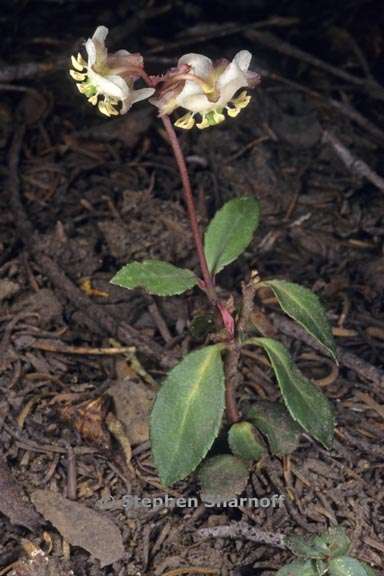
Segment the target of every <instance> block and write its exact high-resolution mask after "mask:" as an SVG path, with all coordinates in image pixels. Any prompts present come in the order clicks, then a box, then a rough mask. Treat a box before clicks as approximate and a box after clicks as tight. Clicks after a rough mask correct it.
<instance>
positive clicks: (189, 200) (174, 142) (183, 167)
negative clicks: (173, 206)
mask: <svg viewBox="0 0 384 576" xmlns="http://www.w3.org/2000/svg"><path fill="white" fill-rule="evenodd" d="M161 120H162V122H163V125H164V128H165V130H166V132H167V135H168V138H169V143H170V145H171V148H172V151H173V154H174V156H175V160H176V164H177V167H178V169H179V174H180V178H181V182H182V185H183V192H184V199H185V203H186V205H187V210H188V216H189V221H190V223H191V229H192V235H193V240H194V242H195V247H196V252H197V256H198V258H199V263H200V269H201V274H202V276H203V280H204V289H205V291H206V294H207V296H208V299H209V301H210V302H211V303H212V304H214V305H217V294H216V289H215V285H214V283H213V279H212V276H211V274H210V272H209V269H208V263H207V259H206V257H205V254H204V248H203V241H202V236H201V231H200V228H199V224H198V221H197V215H196V209H195V203H194V200H193V194H192V187H191V181H190V179H189V174H188V168H187V164H186V162H185V158H184V154H183V151H182V149H181V146H180V143H179V140H178V138H177V135H176V132H175V130H174V128H173V126H172V122H171V121H170V119H169V116H162V117H161Z"/></svg>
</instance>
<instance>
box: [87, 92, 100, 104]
mask: <svg viewBox="0 0 384 576" xmlns="http://www.w3.org/2000/svg"><path fill="white" fill-rule="evenodd" d="M97 99H98V95H97V94H94V95H93V96H91V97H90V98H88V102H90V103H91V104H92V106H96V104H97Z"/></svg>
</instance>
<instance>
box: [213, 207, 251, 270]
mask: <svg viewBox="0 0 384 576" xmlns="http://www.w3.org/2000/svg"><path fill="white" fill-rule="evenodd" d="M259 219H260V207H259V202H258V201H257V200H256V199H255V198H250V197H243V198H234V199H233V200H230V201H229V202H227V203H226V204H224V206H223V207H222V208H221V209H220V210H219V211H218V212H216V214H215V216H214V218H213V219H212V220H211V222H210V223H209V226H208V229H207V232H206V233H205V238H204V252H205V256H206V258H207V262H208V268H209V271H210V272H211V273H212V275H214V274H217V273H218V272H220V270H222V269H223V268H224V267H225V266H227V264H230V263H231V262H233V260H236V258H237V257H238V256H240V254H241V253H242V252H244V250H245V249H246V247H247V246H248V244H249V243H250V241H251V240H252V236H253V233H254V231H255V230H256V228H257V226H258V224H259Z"/></svg>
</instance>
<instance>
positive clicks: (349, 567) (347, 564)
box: [328, 556, 376, 576]
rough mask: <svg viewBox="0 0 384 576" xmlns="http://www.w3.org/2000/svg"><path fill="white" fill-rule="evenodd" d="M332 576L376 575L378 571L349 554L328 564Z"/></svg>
mask: <svg viewBox="0 0 384 576" xmlns="http://www.w3.org/2000/svg"><path fill="white" fill-rule="evenodd" d="M328 567H329V574H330V576H375V575H376V572H375V570H373V568H371V567H370V566H368V564H365V562H359V561H358V560H355V559H354V558H350V557H349V556H343V557H342V558H334V559H333V560H331V561H330V562H329V564H328Z"/></svg>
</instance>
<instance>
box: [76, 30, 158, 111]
mask: <svg viewBox="0 0 384 576" xmlns="http://www.w3.org/2000/svg"><path fill="white" fill-rule="evenodd" d="M107 34H108V28H106V27H105V26H98V28H96V31H95V33H94V35H93V36H92V38H89V39H88V40H87V41H86V43H85V49H86V52H87V55H88V62H86V61H85V60H84V58H83V57H82V56H81V54H78V55H77V57H76V58H75V57H74V56H72V58H71V61H72V66H73V68H74V70H70V74H71V76H72V78H73V79H74V80H76V82H77V87H78V89H79V90H80V92H81V93H82V94H85V96H86V97H87V98H88V101H89V102H90V103H91V104H93V105H96V104H98V107H99V110H100V112H102V113H103V114H106V115H107V116H114V115H118V114H119V111H118V110H117V109H116V106H118V105H119V104H121V108H120V114H125V113H126V112H127V111H128V110H129V109H130V107H131V106H132V104H134V103H135V102H139V101H140V100H145V99H146V98H149V97H150V96H152V94H153V93H154V89H153V88H142V89H140V90H134V89H133V84H134V81H135V80H136V79H137V78H138V77H139V76H140V75H142V72H143V58H142V56H141V55H140V54H130V53H129V52H127V50H118V52H115V53H114V54H111V55H110V56H109V55H108V50H107V48H106V46H105V39H106V37H107ZM100 97H102V99H100Z"/></svg>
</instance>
